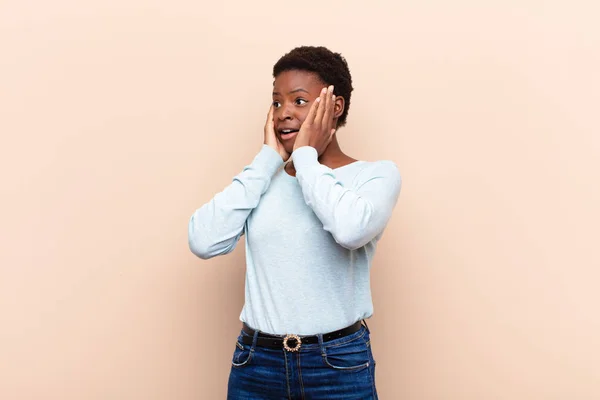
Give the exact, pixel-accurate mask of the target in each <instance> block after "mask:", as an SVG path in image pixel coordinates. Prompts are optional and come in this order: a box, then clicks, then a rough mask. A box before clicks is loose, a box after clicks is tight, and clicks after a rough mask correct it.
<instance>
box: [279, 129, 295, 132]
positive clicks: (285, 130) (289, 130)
mask: <svg viewBox="0 0 600 400" xmlns="http://www.w3.org/2000/svg"><path fill="white" fill-rule="evenodd" d="M291 131H292V130H291V129H284V130H282V131H281V132H283V133H290V132H291Z"/></svg>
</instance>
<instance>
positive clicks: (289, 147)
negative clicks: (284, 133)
mask: <svg viewBox="0 0 600 400" xmlns="http://www.w3.org/2000/svg"><path fill="white" fill-rule="evenodd" d="M294 143H295V141H294V142H291V143H286V144H284V145H283V148H284V149H285V151H287V152H288V153H290V154H292V151H294Z"/></svg>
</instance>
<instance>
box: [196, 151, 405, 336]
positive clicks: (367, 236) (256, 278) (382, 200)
mask: <svg viewBox="0 0 600 400" xmlns="http://www.w3.org/2000/svg"><path fill="white" fill-rule="evenodd" d="M291 157H292V159H293V162H294V167H295V168H296V177H293V176H291V175H289V174H288V173H287V172H285V170H284V168H282V167H283V165H284V162H283V160H282V159H281V156H280V155H279V154H278V153H277V152H276V151H275V150H274V149H272V148H271V147H269V146H267V145H263V146H262V148H261V150H260V152H259V153H258V154H257V155H256V156H255V158H254V160H253V161H252V162H251V163H250V164H249V165H247V166H246V167H245V168H244V169H243V170H242V172H241V173H239V174H238V175H237V176H236V177H234V179H233V182H232V183H231V184H230V185H229V186H227V187H226V188H225V189H224V190H223V191H221V192H220V193H218V194H217V195H215V196H214V197H213V198H212V199H211V200H210V201H209V202H208V203H206V204H204V205H203V206H202V207H200V208H199V209H197V210H196V211H195V212H194V213H193V215H192V216H191V218H190V220H189V227H188V241H189V247H190V250H191V251H192V252H193V253H194V254H195V255H197V256H198V257H200V258H202V259H209V258H212V257H215V256H219V255H223V254H227V253H230V252H231V251H233V249H234V248H235V247H236V244H237V243H238V241H239V239H240V238H241V237H242V236H244V238H245V245H246V283H245V303H244V306H243V308H242V311H241V314H240V320H241V321H243V322H245V323H247V324H248V325H249V326H251V327H253V328H255V329H259V330H261V331H263V332H267V333H272V334H281V335H283V334H288V333H294V334H298V335H313V334H317V333H327V332H331V331H335V330H338V329H341V328H344V327H346V326H349V325H351V324H353V323H354V322H356V321H358V320H361V319H365V318H369V317H370V316H371V315H372V314H373V303H372V299H371V287H370V269H371V262H372V259H373V256H374V254H375V249H376V246H377V242H378V241H379V240H380V239H381V237H382V235H383V231H384V229H385V227H386V225H387V223H388V221H389V219H390V217H391V215H392V211H393V209H394V207H395V205H396V203H397V200H398V197H399V194H400V188H401V183H402V180H401V177H400V173H399V171H398V168H397V166H396V164H394V163H393V162H392V161H387V160H384V161H375V162H366V161H356V162H354V163H351V164H348V165H345V166H343V167H340V168H335V169H331V168H328V167H327V166H325V165H322V164H320V163H319V161H318V157H317V151H316V150H315V149H314V148H313V147H310V146H304V147H300V148H298V149H296V150H295V151H294V152H293V153H292V155H291Z"/></svg>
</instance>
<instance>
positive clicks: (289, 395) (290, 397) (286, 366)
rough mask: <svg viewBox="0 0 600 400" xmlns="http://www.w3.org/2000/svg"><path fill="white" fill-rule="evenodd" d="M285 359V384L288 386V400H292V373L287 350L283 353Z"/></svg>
mask: <svg viewBox="0 0 600 400" xmlns="http://www.w3.org/2000/svg"><path fill="white" fill-rule="evenodd" d="M283 358H284V359H285V382H286V384H287V390H288V399H289V400H292V392H291V389H290V373H289V371H288V363H287V354H285V350H284V351H283Z"/></svg>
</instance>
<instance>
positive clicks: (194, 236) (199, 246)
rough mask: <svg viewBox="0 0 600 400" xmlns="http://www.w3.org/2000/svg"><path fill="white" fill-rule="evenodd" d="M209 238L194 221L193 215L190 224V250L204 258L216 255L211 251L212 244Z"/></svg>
mask: <svg viewBox="0 0 600 400" xmlns="http://www.w3.org/2000/svg"><path fill="white" fill-rule="evenodd" d="M207 239H208V238H207V237H206V235H204V234H203V231H202V229H199V227H197V226H196V224H195V223H194V217H193V216H192V218H191V219H190V222H189V225H188V246H189V248H190V251H191V252H192V253H193V254H194V255H195V256H196V257H199V258H201V259H203V260H208V259H209V258H212V257H213V256H214V254H213V253H212V251H211V245H210V243H209V241H208V240H207Z"/></svg>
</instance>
